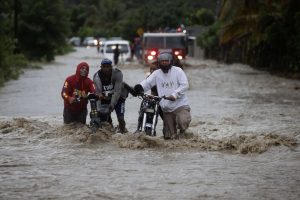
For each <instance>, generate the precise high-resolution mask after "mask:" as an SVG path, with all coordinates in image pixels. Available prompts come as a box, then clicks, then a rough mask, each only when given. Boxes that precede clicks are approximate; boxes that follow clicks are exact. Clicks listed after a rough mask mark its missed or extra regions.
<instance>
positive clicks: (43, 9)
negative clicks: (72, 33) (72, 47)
mask: <svg viewBox="0 0 300 200" xmlns="http://www.w3.org/2000/svg"><path fill="white" fill-rule="evenodd" d="M68 31H69V24H68V21H67V17H66V13H65V10H64V8H63V4H62V2H61V0H43V1H35V0H24V1H22V12H21V14H20V26H19V35H18V36H19V41H20V47H21V50H22V52H23V53H24V54H25V55H26V56H27V57H28V58H29V59H34V60H46V61H51V60H53V59H54V55H55V50H56V49H58V48H60V47H61V46H64V45H66V40H65V38H66V36H67V35H68Z"/></svg>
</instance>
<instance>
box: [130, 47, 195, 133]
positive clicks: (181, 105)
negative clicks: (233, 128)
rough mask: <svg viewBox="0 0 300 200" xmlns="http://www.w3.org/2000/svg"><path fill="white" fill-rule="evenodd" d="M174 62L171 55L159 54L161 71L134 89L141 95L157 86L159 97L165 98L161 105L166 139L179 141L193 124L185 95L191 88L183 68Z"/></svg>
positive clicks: (157, 71)
mask: <svg viewBox="0 0 300 200" xmlns="http://www.w3.org/2000/svg"><path fill="white" fill-rule="evenodd" d="M172 60H173V57H172V55H171V54H170V53H161V54H159V55H158V57H157V61H158V65H159V69H158V70H156V71H154V72H153V73H152V74H151V75H150V76H149V77H148V78H147V79H145V80H144V81H142V82H141V83H140V84H137V85H136V86H135V87H134V89H135V91H136V92H137V93H138V94H139V93H143V92H144V91H146V92H147V91H149V90H150V89H151V88H152V87H154V86H156V87H157V93H158V96H160V97H164V98H163V99H162V100H161V101H160V103H159V104H160V106H161V108H162V111H163V121H164V123H163V124H164V129H163V132H164V138H165V139H177V138H178V137H179V136H180V134H183V133H184V131H185V130H186V129H187V128H188V127H189V124H190V122H191V114H190V106H189V102H188V98H187V96H186V94H185V91H186V90H187V89H188V88H189V84H188V80H187V77H186V75H185V73H184V71H183V70H182V69H181V68H179V67H176V66H172ZM177 128H178V129H179V133H180V134H179V135H178V134H177Z"/></svg>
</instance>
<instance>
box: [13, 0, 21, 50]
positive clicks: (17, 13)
mask: <svg viewBox="0 0 300 200" xmlns="http://www.w3.org/2000/svg"><path fill="white" fill-rule="evenodd" d="M18 15H19V2H18V0H14V40H15V49H14V53H15V54H16V53H19V51H20V50H19V44H18V43H19V41H18Z"/></svg>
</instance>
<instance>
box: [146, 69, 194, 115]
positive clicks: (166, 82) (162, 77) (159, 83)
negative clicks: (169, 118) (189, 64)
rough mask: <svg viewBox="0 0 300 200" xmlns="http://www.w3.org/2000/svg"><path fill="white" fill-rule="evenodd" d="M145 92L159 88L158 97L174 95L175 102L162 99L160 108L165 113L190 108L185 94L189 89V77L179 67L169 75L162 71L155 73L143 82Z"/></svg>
mask: <svg viewBox="0 0 300 200" xmlns="http://www.w3.org/2000/svg"><path fill="white" fill-rule="evenodd" d="M141 85H142V86H143V89H144V91H146V92H147V91H149V90H150V89H151V88H152V87H154V86H156V87H157V93H158V96H160V97H162V96H169V95H172V96H174V97H175V98H176V100H175V101H169V100H167V99H162V100H161V101H160V103H159V104H160V106H161V108H162V110H163V111H164V112H173V111H174V110H176V109H177V108H179V107H181V106H188V105H189V102H188V98H187V96H186V94H185V93H184V92H185V91H186V90H187V89H188V88H189V83H188V80H187V77H186V75H185V73H184V72H183V70H182V69H181V68H179V67H176V66H172V67H171V69H170V70H169V71H168V73H164V72H163V71H162V70H161V69H158V70H156V71H154V72H153V73H152V74H151V75H150V76H149V77H148V78H147V79H145V80H143V81H142V82H141Z"/></svg>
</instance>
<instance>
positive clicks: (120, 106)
mask: <svg viewBox="0 0 300 200" xmlns="http://www.w3.org/2000/svg"><path fill="white" fill-rule="evenodd" d="M114 110H115V112H116V115H117V118H118V119H124V114H125V99H123V98H120V99H119V100H118V102H117V104H116V105H115V108H114ZM99 116H100V121H101V122H106V121H107V122H109V123H110V124H112V118H111V113H109V114H108V115H102V114H101V113H99Z"/></svg>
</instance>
